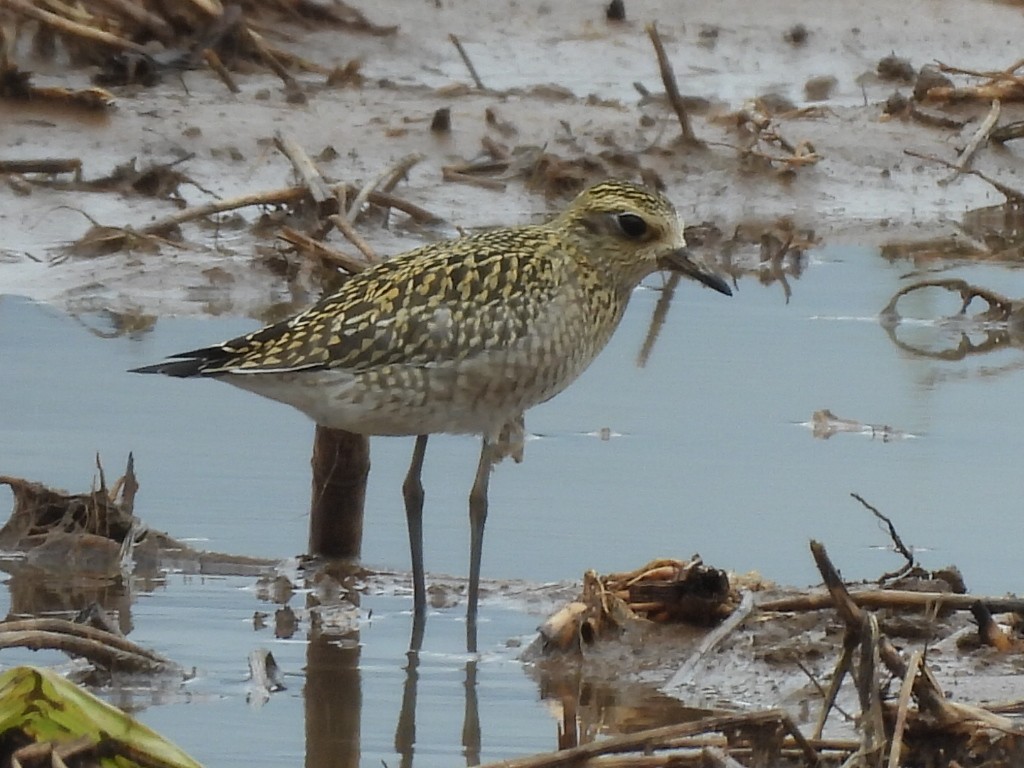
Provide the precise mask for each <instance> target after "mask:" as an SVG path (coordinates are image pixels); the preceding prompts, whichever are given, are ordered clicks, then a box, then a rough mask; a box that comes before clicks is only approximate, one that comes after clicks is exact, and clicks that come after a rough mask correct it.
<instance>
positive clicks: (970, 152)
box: [939, 99, 1000, 185]
mask: <svg viewBox="0 0 1024 768" xmlns="http://www.w3.org/2000/svg"><path fill="white" fill-rule="evenodd" d="M999 112H1000V109H999V99H993V100H992V107H991V108H990V109H989V111H988V114H987V115H986V116H985V119H984V120H982V121H981V125H979V126H978V130H976V131H975V132H974V135H973V136H971V140H970V141H968V142H967V146H966V147H964V151H963V152H961V153H960V157H958V158H957V160H956V163H954V164H953V173H952V174H950V175H949V176H948V177H946V178H945V179H943V180H941V181H940V182H939V184H941V185H946V184H949V183H950V182H951V181H953V180H955V179H957V178H958V177H959V176H960V174H961V173H963V171H964V168H966V167H967V164H968V163H969V162H971V158H972V157H974V153H975V152H977V151H978V147H980V146H981V144H982V142H983V141H985V140H986V139H988V137H989V134H991V133H992V129H993V128H995V127H996V121H998V120H999Z"/></svg>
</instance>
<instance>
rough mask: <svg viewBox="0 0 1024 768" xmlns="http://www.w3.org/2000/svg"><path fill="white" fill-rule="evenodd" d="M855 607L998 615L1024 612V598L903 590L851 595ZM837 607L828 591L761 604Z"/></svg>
mask: <svg viewBox="0 0 1024 768" xmlns="http://www.w3.org/2000/svg"><path fill="white" fill-rule="evenodd" d="M848 594H849V596H850V599H851V600H852V601H853V603H854V605H856V606H859V607H861V608H903V609H906V608H917V609H920V610H924V609H931V608H937V609H938V610H940V611H941V610H953V611H969V610H971V606H972V605H974V603H975V602H979V601H980V602H981V603H983V604H984V605H985V606H987V607H988V609H989V610H991V611H995V612H997V613H998V612H1003V611H1007V612H1017V611H1024V598H1020V597H978V596H976V595H956V594H953V593H950V592H911V591H909V590H902V589H871V590H865V591H863V592H851V593H848ZM833 607H835V600H834V598H833V596H832V595H830V594H828V593H827V592H816V593H813V594H806V595H795V596H793V597H782V598H779V599H777V600H766V601H765V602H763V603H760V604H758V606H757V608H758V610H760V611H779V612H788V611H820V610H823V609H826V608H833Z"/></svg>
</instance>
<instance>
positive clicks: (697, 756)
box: [503, 495, 1024, 768]
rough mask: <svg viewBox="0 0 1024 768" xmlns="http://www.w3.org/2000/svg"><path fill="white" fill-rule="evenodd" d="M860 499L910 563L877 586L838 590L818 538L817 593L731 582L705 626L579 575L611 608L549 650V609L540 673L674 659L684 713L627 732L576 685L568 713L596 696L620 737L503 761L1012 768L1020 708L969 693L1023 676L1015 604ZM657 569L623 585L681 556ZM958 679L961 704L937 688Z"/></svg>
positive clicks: (611, 671) (616, 669)
mask: <svg viewBox="0 0 1024 768" xmlns="http://www.w3.org/2000/svg"><path fill="white" fill-rule="evenodd" d="M855 496H856V495H855ZM856 498H858V499H859V500H860V501H861V502H862V504H864V505H865V506H867V507H868V508H869V509H871V510H872V511H873V512H874V513H875V514H876V515H877V516H879V517H880V518H881V519H883V520H884V521H886V522H888V524H889V529H890V534H891V535H892V536H893V539H894V542H896V544H897V545H898V547H897V548H899V549H901V551H902V552H903V553H904V556H905V558H906V560H907V562H906V564H905V566H904V567H903V568H900V569H898V570H897V571H895V572H893V573H891V574H886V575H885V576H883V577H882V579H880V583H879V585H876V586H862V587H859V588H853V587H849V586H847V585H846V584H844V583H843V581H842V579H841V578H840V576H839V574H838V572H837V571H836V569H835V567H834V565H833V564H832V562H831V561H830V560H829V558H828V555H827V553H826V552H825V548H824V546H823V545H821V544H820V543H818V542H811V552H812V555H813V557H814V560H815V563H816V565H817V566H818V568H819V570H820V572H821V574H822V577H823V579H824V583H825V589H824V590H813V591H810V592H797V591H794V590H789V589H786V590H783V589H779V588H777V587H775V586H773V585H770V584H766V583H764V582H762V581H761V580H760V579H759V578H757V577H756V576H747V577H736V576H733V577H731V579H730V589H729V592H730V597H729V599H728V600H727V601H725V602H723V603H721V608H722V611H721V614H720V616H719V620H720V623H718V624H717V626H715V627H712V628H710V629H709V628H701V627H700V626H695V625H694V623H693V622H692V621H683V622H681V623H675V624H672V623H660V622H654V621H650V620H645V619H642V618H641V617H640V616H638V615H637V614H636V613H634V612H632V611H631V610H630V609H629V607H628V604H627V603H626V602H623V601H622V600H621V599H620V597H619V595H615V594H611V593H608V592H607V591H603V592H602V591H601V590H597V589H594V587H593V584H594V583H598V584H604V583H607V582H603V581H602V580H600V579H598V578H597V577H596V576H595V577H594V579H592V580H590V581H589V582H587V583H590V584H591V587H590V588H587V587H586V586H585V589H584V598H583V599H586V595H587V594H588V593H589V594H590V595H591V600H592V603H591V608H590V609H589V611H584V612H583V613H582V614H581V615H585V616H587V615H589V616H590V617H592V616H593V615H596V614H599V613H601V612H602V611H607V614H608V616H607V618H605V619H604V621H605V627H606V629H605V631H603V632H600V633H598V632H594V631H593V629H594V626H596V625H595V622H593V621H589V622H588V621H586V620H584V621H579V622H577V623H576V624H575V625H574V626H575V632H576V640H575V643H569V644H562V645H561V646H558V644H557V643H554V644H553V643H552V640H553V638H554V635H551V634H549V632H547V631H546V630H551V629H552V628H553V627H555V626H556V624H557V625H558V626H564V625H563V624H562V623H560V622H559V621H557V620H556V619H557V618H558V617H559V614H556V616H554V617H552V620H549V622H548V623H547V624H546V625H545V626H544V627H542V629H541V638H540V639H539V640H538V642H537V643H535V644H534V646H533V647H532V648H531V649H530V650H529V651H528V652H527V658H528V659H529V660H530V662H531V668H533V669H534V671H535V673H536V674H537V675H539V676H540V677H541V679H544V680H546V679H548V678H550V679H551V680H563V681H565V680H567V679H572V677H573V674H572V673H570V672H567V670H569V669H575V670H576V673H575V674H576V675H577V676H578V677H577V684H579V685H582V684H583V680H584V679H585V680H586V681H587V683H586V685H587V686H593V685H595V681H597V680H600V679H602V678H603V677H607V678H608V679H609V681H611V680H618V682H617V683H616V686H617V687H622V686H621V676H622V675H623V673H624V671H625V670H628V674H629V675H630V676H631V677H636V676H639V677H640V678H641V679H643V680H645V681H647V683H648V684H650V683H651V682H653V681H655V680H659V679H660V680H662V681H664V680H665V674H666V672H665V670H666V669H668V670H670V671H669V673H668V674H669V678H668V680H667V681H665V682H662V684H661V686H660V690H662V691H664V692H665V693H667V694H670V695H671V696H672V697H673V698H675V699H678V700H679V701H680V702H681V703H682V704H683V705H688V706H689V707H691V709H690V710H689V712H687V713H677V718H678V719H677V720H676V721H675V722H674V723H672V724H667V725H661V726H658V727H655V728H650V727H648V728H646V729H641V730H635V729H632V728H630V727H629V725H628V724H627V721H626V720H622V721H621V722H613V721H611V720H609V719H608V716H607V715H608V713H609V711H610V710H609V709H608V707H607V703H606V704H605V705H599V704H598V702H596V701H595V702H592V703H591V702H588V701H587V697H585V696H582V695H581V694H579V693H577V694H576V699H574V700H573V701H574V703H573V704H572V707H573V712H572V717H573V719H574V720H577V721H579V722H587V721H588V720H590V719H592V718H590V717H589V716H588V715H587V711H588V709H589V708H590V707H592V706H598V708H600V709H603V711H604V716H603V717H598V721H599V722H600V730H601V731H602V732H604V733H605V734H609V733H611V734H615V735H611V736H609V737H608V738H606V739H596V740H595V739H593V736H594V734H593V733H588V735H587V741H589V743H583V742H582V741H575V742H565V743H563V745H562V749H560V750H559V751H557V752H553V753H549V754H545V755H537V756H535V757H531V758H524V759H521V760H514V761H511V762H506V763H503V765H505V766H515V768H540V767H541V766H544V767H546V766H558V765H568V764H586V765H593V766H600V765H620V764H621V765H634V764H635V765H641V764H644V765H647V764H651V765H655V764H656V765H729V766H733V767H734V768H739V766H757V765H779V766H818V765H845V766H853V765H865V766H866V765H882V764H885V762H886V761H889V760H891V761H893V762H890V763H889V764H891V765H901V766H933V765H953V764H954V762H955V763H956V764H958V765H962V766H982V765H984V766H1007V767H1009V766H1014V765H1018V764H1019V761H1020V760H1021V759H1024V723H1022V722H1021V721H1020V719H1019V718H1018V717H1016V715H1018V714H1019V712H1020V711H1021V709H1022V708H1024V702H1021V701H1009V702H1008V701H1002V702H998V701H993V700H992V699H991V698H989V699H988V700H987V701H984V702H979V703H975V702H971V701H969V700H968V697H969V695H970V694H968V695H967V696H965V695H964V694H965V689H967V688H968V686H967V685H966V684H965V680H968V679H970V678H972V677H977V678H978V686H977V688H976V689H971V690H975V691H976V692H978V693H980V695H981V697H984V693H983V692H984V691H985V690H986V682H985V681H987V680H990V679H991V676H992V675H997V676H999V675H1002V676H1010V677H1013V678H1014V679H1018V680H1019V678H1020V671H1019V667H1020V665H1019V663H1018V659H1019V655H1020V653H1021V652H1022V650H1024V640H1022V639H1021V636H1020V625H1021V623H1022V620H1021V618H1020V616H1021V615H1022V614H1021V611H1022V610H1024V600H1021V599H1019V598H1015V597H1007V598H996V597H980V596H976V595H969V594H966V587H965V585H964V584H963V578H962V576H961V575H960V574H959V572H958V571H957V570H956V569H955V568H948V569H943V570H942V571H939V572H935V573H925V572H923V571H922V570H921V569H920V568H919V567H918V566H917V565H916V563H915V562H914V557H913V554H912V552H911V550H910V549H909V548H907V547H906V546H905V545H903V543H902V541H900V539H899V536H898V534H897V533H896V531H895V528H894V527H893V525H892V523H891V521H888V518H886V517H885V516H884V515H882V514H881V513H880V512H878V511H877V510H875V509H874V508H873V507H871V505H869V504H867V503H866V502H864V500H863V499H860V497H856ZM651 565H652V566H654V567H652V568H646V569H640V570H639V571H638V572H636V573H634V574H629V575H626V576H627V579H626V581H627V582H628V581H630V580H633V579H638V578H639V579H642V580H649V579H650V577H651V576H655V575H657V576H661V577H663V578H668V579H676V577H677V576H678V575H679V567H680V565H683V564H679V563H672V564H671V565H672V568H671V569H670V568H668V567H667V566H669V565H670V564H669V563H667V562H662V563H653V564H651ZM670 570H671V573H670ZM640 571H644V573H643V574H641V573H640ZM620 581H621V580H620V579H618V578H617V577H612V583H615V584H620ZM622 594H627V593H622ZM741 596H742V597H741ZM567 612H568V613H571V611H566V610H563V611H561V612H560V614H561V615H562V616H564V615H565V614H566V613H567ZM730 612H731V614H730ZM994 614H995V615H997V616H998V619H997V618H996V617H995V616H994ZM970 617H973V619H974V622H975V623H972V622H971V618H970ZM1007 617H1009V619H1008V618H1007ZM1008 622H1010V623H1012V625H1013V626H1012V627H1011V626H1008ZM699 623H703V622H699ZM680 658H682V661H681V662H680V661H679V659H680ZM673 667H674V672H672V671H671V670H672V668H673ZM847 679H848V680H849V681H850V684H849V685H844V681H846V680H847ZM563 684H564V683H563ZM951 684H952V685H956V686H957V690H958V695H957V697H956V698H955V699H954V698H951V697H950V696H949V695H948V694H947V692H946V690H945V689H944V687H943V686H944V685H951ZM549 685H550V684H549ZM1018 686H1019V683H1018ZM626 688H628V686H626ZM1009 688H1010V689H1011V690H1012V689H1013V688H1014V685H1013V684H1010V685H1009ZM623 690H625V689H623ZM989 690H992V689H989ZM712 692H714V693H712ZM570 698H571V697H570ZM730 699H731V700H730ZM568 700H569V699H565V701H568ZM975 701H977V700H975ZM620 709H622V714H623V716H624V715H625V713H626V712H628V711H629V708H628V707H627V708H620ZM737 709H746V710H748V711H746V712H737V711H736V710H737ZM578 735H579V734H578ZM612 755H618V756H619V757H615V758H613V757H612ZM651 761H656V762H651Z"/></svg>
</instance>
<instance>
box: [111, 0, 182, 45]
mask: <svg viewBox="0 0 1024 768" xmlns="http://www.w3.org/2000/svg"><path fill="white" fill-rule="evenodd" d="M100 4H101V5H105V6H107V7H108V8H113V9H114V10H115V11H117V13H119V14H121V16H124V17H126V18H129V19H131V20H132V21H134V22H135V23H136V24H138V25H139V26H141V27H145V28H146V29H148V30H149V31H150V32H152V33H153V34H154V35H155V36H156V37H157V38H159V39H160V40H161V41H163V42H165V43H168V42H171V41H172V40H174V38H175V32H174V29H173V28H172V27H171V25H170V24H168V23H167V22H166V21H165V20H164V19H163V17H161V16H158V15H157V14H155V13H151V12H150V11H147V10H146V9H145V8H143V7H142V4H141V3H139V2H136V1H134V0H100Z"/></svg>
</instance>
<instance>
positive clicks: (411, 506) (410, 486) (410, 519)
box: [402, 435, 427, 636]
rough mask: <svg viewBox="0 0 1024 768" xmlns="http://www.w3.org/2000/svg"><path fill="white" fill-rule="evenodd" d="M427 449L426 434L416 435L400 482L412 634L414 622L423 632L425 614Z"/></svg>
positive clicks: (414, 631) (414, 633)
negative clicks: (406, 528) (423, 476)
mask: <svg viewBox="0 0 1024 768" xmlns="http://www.w3.org/2000/svg"><path fill="white" fill-rule="evenodd" d="M426 452H427V435H418V436H417V437H416V447H415V448H413V451H412V461H411V462H410V464H409V471H408V472H407V473H406V475H405V482H403V483H402V496H403V497H405V519H406V522H407V523H408V525H409V551H410V552H411V553H412V594H413V601H412V604H413V635H414V636H415V635H416V634H417V632H416V630H417V625H418V626H419V629H420V631H421V632H422V622H423V618H424V617H425V616H426V615H427V585H426V578H425V576H424V572H423V481H422V480H421V479H420V474H421V473H422V471H423V457H424V455H425V454H426Z"/></svg>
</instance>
